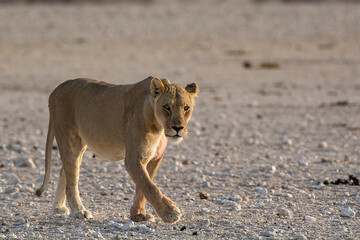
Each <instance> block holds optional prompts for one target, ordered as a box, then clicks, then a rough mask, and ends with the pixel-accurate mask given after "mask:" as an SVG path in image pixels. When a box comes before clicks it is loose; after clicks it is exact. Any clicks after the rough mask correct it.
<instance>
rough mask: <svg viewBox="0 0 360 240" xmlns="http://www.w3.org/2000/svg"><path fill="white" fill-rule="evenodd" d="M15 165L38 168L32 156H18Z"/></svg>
mask: <svg viewBox="0 0 360 240" xmlns="http://www.w3.org/2000/svg"><path fill="white" fill-rule="evenodd" d="M14 165H15V166H16V167H28V168H36V165H35V163H34V161H33V160H32V158H24V157H20V158H16V159H15V160H14Z"/></svg>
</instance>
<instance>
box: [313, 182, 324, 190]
mask: <svg viewBox="0 0 360 240" xmlns="http://www.w3.org/2000/svg"><path fill="white" fill-rule="evenodd" d="M324 187H325V185H324V184H323V183H319V184H318V185H316V186H315V189H317V190H321V189H323V188H324Z"/></svg>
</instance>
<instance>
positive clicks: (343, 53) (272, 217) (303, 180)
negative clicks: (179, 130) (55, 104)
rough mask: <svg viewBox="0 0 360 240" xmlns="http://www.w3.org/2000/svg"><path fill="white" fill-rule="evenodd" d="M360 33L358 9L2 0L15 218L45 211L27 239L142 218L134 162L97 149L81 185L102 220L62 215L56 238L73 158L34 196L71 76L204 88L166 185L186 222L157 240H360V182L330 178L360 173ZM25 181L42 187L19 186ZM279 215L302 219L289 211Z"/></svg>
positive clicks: (162, 180)
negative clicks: (55, 110) (26, 164)
mask: <svg viewBox="0 0 360 240" xmlns="http://www.w3.org/2000/svg"><path fill="white" fill-rule="evenodd" d="M359 26H360V4H359V1H356V0H353V1H351V0H318V1H316V0H172V1H166V0H135V1H131V0H121V1H115V0H106V1H95V0H93V1H86V0H67V1H60V0H51V1H45V0H29V1H25V0H23V1H22V0H14V1H11V0H0V173H1V174H2V175H1V178H3V179H5V178H7V180H6V179H5V180H3V181H0V183H5V184H7V185H5V186H6V189H8V187H9V188H10V190H11V191H10V190H9V191H7V190H5V187H4V190H5V192H8V193H1V192H2V190H1V186H0V193H1V196H0V199H2V201H0V209H4V210H3V211H1V210H0V212H1V213H4V215H1V214H0V215H1V216H0V223H1V222H2V221H3V220H4V221H5V220H6V222H9V221H13V222H14V226H17V225H16V224H18V222H17V221H18V220H19V218H20V217H22V216H23V215H25V216H29V219H32V221H34V222H31V227H30V228H29V229H30V230H29V229H25V230H24V231H26V232H24V233H21V234H20V235H18V236H20V237H21V238H29V236H30V235H26V234H27V232H29V233H31V232H33V231H32V230H34V231H35V233H41V234H44V236H46V238H54V239H56V238H59V239H60V238H61V239H62V238H74V237H75V238H76V237H79V235H78V231H80V230H81V229H80V230H79V229H78V228H77V227H76V228H74V229H73V227H72V226H73V225H76V226H78V225H79V226H80V227H79V228H81V226H83V230H81V231H87V230H85V228H87V227H88V226H91V227H93V228H94V229H97V230H96V231H99V232H102V233H103V234H104V236H105V238H106V239H113V238H115V235H116V233H117V232H116V231H115V232H114V231H112V230H111V229H113V228H114V227H112V226H108V225H109V224H107V222H108V220H109V219H111V218H118V219H120V220H119V221H120V222H122V223H125V221H128V220H127V217H128V207H129V205H130V202H131V199H132V196H133V190H134V186H133V184H132V181H131V179H130V178H129V177H128V175H127V174H125V173H124V171H125V170H124V168H123V167H122V164H123V163H122V162H121V163H119V164H114V163H110V162H107V161H105V160H100V159H95V160H93V159H92V153H91V151H87V152H86V153H85V159H87V160H89V161H84V162H83V165H82V172H81V174H82V175H83V176H82V180H81V188H80V189H81V190H82V191H83V192H82V193H83V194H84V195H83V198H84V201H87V204H86V206H89V208H90V209H94V211H95V214H94V215H95V216H96V220H95V221H94V222H92V223H90V222H87V223H86V224H82V223H81V224H78V223H76V224H75V223H72V222H71V221H72V220H69V219H66V220H62V219H60V218H57V220H58V221H57V220H56V221H57V222H58V224H59V225H61V226H60V227H59V228H61V229H62V230H61V231H57V230H56V229H55V230H54V229H53V232H52V233H51V231H49V229H51V228H52V227H51V226H53V223H54V222H56V221H54V217H53V216H48V215H49V213H50V206H51V201H52V197H51V195H52V194H53V193H54V191H55V190H54V189H55V180H54V179H55V176H56V175H57V174H58V171H59V169H60V167H61V166H60V164H59V162H60V161H59V156H58V153H57V151H53V154H54V161H53V162H54V165H53V173H52V180H54V181H52V182H50V185H49V188H48V189H49V190H48V193H47V194H49V196H47V197H46V198H43V199H42V200H38V199H35V200H34V194H33V191H34V190H35V189H36V187H38V186H39V185H40V182H41V180H40V182H39V180H37V179H39V178H40V177H42V176H43V171H44V145H45V138H46V133H47V124H48V109H47V102H48V96H49V94H50V93H51V91H52V90H53V89H54V88H55V87H56V86H57V85H58V84H60V83H61V82H63V81H65V80H67V79H73V78H78V77H88V78H95V79H99V80H103V81H107V82H111V83H116V84H128V83H135V82H138V81H140V80H143V79H145V78H147V77H148V76H149V75H153V76H157V77H161V78H163V77H166V78H168V79H169V80H170V81H171V82H173V83H179V84H182V85H186V84H187V83H190V82H197V83H198V85H199V88H200V93H199V97H198V98H197V99H196V106H195V111H194V115H193V118H192V120H191V121H190V123H189V134H188V137H187V138H186V139H185V140H184V142H183V143H182V144H181V145H169V147H168V149H167V152H166V155H165V158H164V162H163V164H162V166H161V168H160V170H159V173H158V177H157V179H158V181H157V184H159V186H160V187H161V188H162V189H165V190H164V191H165V192H166V194H169V196H170V197H171V198H172V199H173V200H174V202H176V203H177V204H179V207H180V208H181V209H183V210H184V213H185V214H184V216H186V217H185V218H184V219H185V220H182V222H181V223H180V224H181V226H180V225H179V226H178V227H179V228H178V229H176V228H175V227H174V228H173V227H172V226H171V227H167V225H161V224H158V222H156V223H153V225H152V227H153V228H154V229H155V230H156V231H155V232H154V233H152V234H155V235H153V237H154V239H165V238H166V237H168V236H170V235H169V233H171V234H173V235H171V236H175V237H174V238H176V237H177V236H182V237H184V238H189V236H190V237H192V235H191V234H192V232H193V231H195V230H196V231H198V233H199V234H204V235H202V236H201V237H202V238H206V239H207V238H212V237H213V238H216V239H230V238H234V239H241V238H247V239H261V238H262V237H261V236H258V235H259V234H262V233H261V232H265V235H264V234H263V235H262V236H267V237H268V236H272V237H274V238H277V237H279V238H284V239H306V237H299V238H297V237H296V236H297V234H299V233H304V234H305V235H304V236H307V237H308V238H309V239H329V238H331V239H333V238H336V239H343V238H344V236H346V237H348V238H349V239H350V238H351V239H358V236H359V231H360V230H359V224H358V223H359V221H358V220H359V219H358V216H359V214H358V213H357V215H356V217H353V218H343V217H342V216H340V215H339V213H340V212H341V211H342V210H343V208H344V207H345V205H344V204H345V203H346V204H348V205H349V206H351V207H352V208H353V209H354V210H355V207H356V210H355V211H357V210H358V206H359V205H358V204H359V203H360V200H359V199H360V197H359V195H358V194H359V192H358V188H356V187H353V186H348V185H341V186H337V185H327V186H325V185H324V184H322V183H325V181H327V183H330V182H331V181H335V180H336V179H337V178H338V179H348V177H349V175H354V176H357V177H359V175H360V169H359V166H360V165H359V161H360V160H359V159H360V144H359V139H360V131H359V130H360V108H359V103H360V80H359V76H360V27H359ZM18 159H20V160H21V159H22V160H24V159H25V160H29V159H30V160H31V162H32V159H33V162H34V164H33V165H32V167H34V165H36V168H35V167H34V168H27V169H26V168H23V167H17V165H18V163H17V161H18ZM117 166H118V167H117ZM24 169H25V170H24ZM8 173H9V174H10V175H9V174H8ZM12 173H16V174H17V175H18V176H20V177H19V178H18V179H20V178H21V180H22V181H23V182H22V183H24V186H26V185H27V186H29V187H30V191H29V192H27V193H22V192H16V191H23V190H19V189H22V188H20V187H18V188H17V185H15V188H13V187H14V184H16V182H13V181H12V180H11V177H12V175H11V174H12ZM115 178H116V179H118V178H119V179H120V180H119V182H116V184H114V179H115ZM0 180H2V179H0ZM19 181H20V180H19ZM19 181H18V182H19ZM36 181H38V182H36ZM259 187H260V188H259ZM14 189H15V190H14ZM16 189H17V190H16ZM170 189H171V190H170ZM173 189H175V190H173ZM259 189H260V190H259ZM12 191H14V192H12ZM110 191H111V193H110ZM199 192H204V193H208V194H210V195H211V196H210V200H204V199H200V198H199ZM87 193H88V194H87ZM85 194H87V195H85ZM239 195H240V196H241V197H239ZM16 196H17V198H16V200H14V199H15V197H16ZM227 196H230V197H227ZM223 199H225V200H226V201H229V199H230V200H231V201H233V200H234V201H238V203H239V204H241V208H242V210H241V211H237V210H239V209H238V208H237V203H236V204H235V205H234V204H232V205H229V206H235V207H236V209H235V210H234V209H233V210H231V208H230V210H229V209H228V208H227V207H226V206H225V205H223V204H222V202H223V201H222V200H223ZM240 199H245V200H244V201H241V200H240ZM344 199H345V200H344ZM24 201H26V203H24ZM226 201H225V202H226ZM44 202H45V203H46V204H45V205H46V210H43V209H44ZM105 202H106V204H104V203H105ZM30 204H31V206H32V207H31V208H29V207H28V206H29V205H30ZM9 206H11V207H10V210H9ZM354 206H355V207H354ZM279 207H286V208H288V209H290V210H291V211H292V212H293V213H294V217H293V218H292V219H291V217H290V216H291V215H292V214H288V217H289V218H287V217H286V216H285V218H282V217H279V216H280V215H279V214H284V212H282V213H279V212H277V210H276V209H278V208H279ZM205 209H206V211H205ZM96 211H97V212H96ZM5 213H6V214H5ZM285 213H286V214H287V213H289V212H288V211H285ZM308 215H310V216H311V217H313V218H309V219H310V222H309V221H307V220H306V219H305V220H304V217H305V216H308ZM352 215H353V214H352ZM47 217H48V218H47ZM9 219H10V220H9ZM42 219H47V220H46V221H48V223H50V224H43V220H42ZM59 219H60V220H59ZM203 220H204V221H205V222H204V221H203ZM19 221H20V220H19ZM37 221H38V222H37ZM201 221H203V222H204V223H205V226H203V225H201ZM210 221H211V224H210ZM25 222H26V221H25ZM15 223H16V224H15ZM103 224H105V227H104V225H103ZM32 226H34V227H32ZM39 226H41V229H40V227H39ZM43 226H44V228H42V227H43ZM183 226H187V227H188V230H186V231H182V230H179V229H180V227H181V228H182V229H183ZM55 227H57V226H55ZM106 228H108V229H110V230H109V231H108V230H104V229H106ZM14 229H15V230H14ZM200 229H201V231H200ZM234 229H235V230H234ZM269 229H270V230H269ZM277 229H278V230H279V231H278V230H277ZM10 230H11V231H12V232H11V233H9V234H12V233H13V231H17V232H16V234H18V232H19V231H20V230H21V228H17V227H13V228H10ZM267 231H270V233H269V232H267ZM0 232H1V230H0ZM54 232H55V233H54ZM49 233H50V234H54V235H49ZM63 233H64V234H63ZM205 233H206V234H208V235H205ZM6 234H8V233H6ZM9 234H8V235H6V236H5V238H6V237H8V238H9ZM114 234H115V235H114ZM122 234H125V233H124V232H122ZM127 234H128V235H127V236H129V237H132V236H134V235H132V234H138V235H135V238H143V237H144V236H145V235H144V236H142V235H141V233H138V232H135V231H134V232H127ZM139 234H140V235H141V236H140V235H139ZM186 234H188V235H186ZM196 234H197V233H196ZM211 234H214V235H211ZM276 234H278V235H276ZM49 236H51V237H49ZM139 236H140V237H139ZM147 236H148V235H146V236H145V237H147ZM301 236H302V235H301ZM346 237H345V238H346ZM30 238H34V239H40V238H41V237H38V236H37V235H33V236H32V237H30ZM179 238H180V237H179Z"/></svg>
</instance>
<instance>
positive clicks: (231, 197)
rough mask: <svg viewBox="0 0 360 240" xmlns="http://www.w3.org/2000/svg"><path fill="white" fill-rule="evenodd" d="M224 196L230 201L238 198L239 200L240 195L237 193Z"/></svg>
mask: <svg viewBox="0 0 360 240" xmlns="http://www.w3.org/2000/svg"><path fill="white" fill-rule="evenodd" d="M226 198H227V199H229V200H230V201H239V200H241V197H240V196H239V195H232V196H228V197H226Z"/></svg>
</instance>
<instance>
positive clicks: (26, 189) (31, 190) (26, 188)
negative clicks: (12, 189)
mask: <svg viewBox="0 0 360 240" xmlns="http://www.w3.org/2000/svg"><path fill="white" fill-rule="evenodd" d="M20 192H30V193H31V192H34V189H33V188H32V187H29V186H26V185H24V186H22V187H21V188H20Z"/></svg>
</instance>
